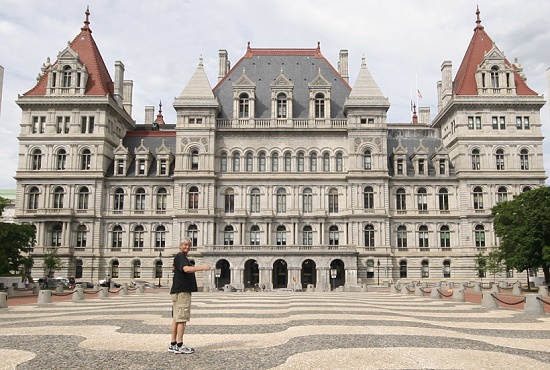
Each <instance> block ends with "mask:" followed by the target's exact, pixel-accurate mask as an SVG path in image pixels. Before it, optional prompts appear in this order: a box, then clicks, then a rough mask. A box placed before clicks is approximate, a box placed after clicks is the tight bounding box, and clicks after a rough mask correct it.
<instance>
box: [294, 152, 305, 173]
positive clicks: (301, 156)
mask: <svg viewBox="0 0 550 370" xmlns="http://www.w3.org/2000/svg"><path fill="white" fill-rule="evenodd" d="M304 161H305V159H304V152H299V153H298V156H297V157H296V165H297V166H296V167H297V170H298V172H304Z"/></svg>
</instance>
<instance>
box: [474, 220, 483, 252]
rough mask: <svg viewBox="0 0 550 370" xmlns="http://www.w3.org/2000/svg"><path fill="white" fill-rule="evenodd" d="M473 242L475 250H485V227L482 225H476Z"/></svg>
mask: <svg viewBox="0 0 550 370" xmlns="http://www.w3.org/2000/svg"><path fill="white" fill-rule="evenodd" d="M475 240H476V247H477V248H485V227H483V225H476V227H475Z"/></svg>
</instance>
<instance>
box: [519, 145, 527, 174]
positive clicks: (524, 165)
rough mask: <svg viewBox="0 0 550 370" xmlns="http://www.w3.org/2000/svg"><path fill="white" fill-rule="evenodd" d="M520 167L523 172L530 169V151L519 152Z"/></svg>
mask: <svg viewBox="0 0 550 370" xmlns="http://www.w3.org/2000/svg"><path fill="white" fill-rule="evenodd" d="M519 167H520V169H521V170H523V171H527V170H528V169H529V151H528V150H527V149H522V150H521V151H520V152H519Z"/></svg>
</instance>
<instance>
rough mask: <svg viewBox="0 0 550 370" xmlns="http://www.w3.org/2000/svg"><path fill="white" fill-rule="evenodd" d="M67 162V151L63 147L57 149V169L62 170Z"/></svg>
mask: <svg viewBox="0 0 550 370" xmlns="http://www.w3.org/2000/svg"><path fill="white" fill-rule="evenodd" d="M66 164H67V152H66V151H65V149H59V150H58V151H57V169H58V170H60V171H62V170H64V169H65V165H66Z"/></svg>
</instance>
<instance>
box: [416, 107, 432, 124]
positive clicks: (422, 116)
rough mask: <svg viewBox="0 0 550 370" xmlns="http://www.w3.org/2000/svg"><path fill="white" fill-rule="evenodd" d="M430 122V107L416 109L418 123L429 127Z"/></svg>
mask: <svg viewBox="0 0 550 370" xmlns="http://www.w3.org/2000/svg"><path fill="white" fill-rule="evenodd" d="M430 121H431V117H430V107H418V123H420V124H421V125H426V126H429V125H430Z"/></svg>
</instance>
